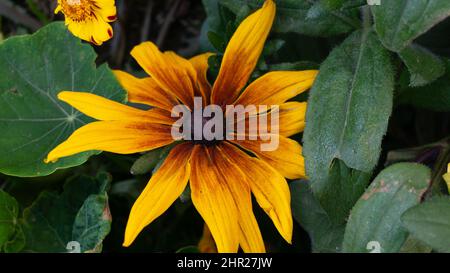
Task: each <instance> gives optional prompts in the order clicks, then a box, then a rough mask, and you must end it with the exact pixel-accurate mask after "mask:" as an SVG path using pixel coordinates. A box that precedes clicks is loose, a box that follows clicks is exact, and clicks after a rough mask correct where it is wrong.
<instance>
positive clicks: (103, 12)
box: [55, 0, 117, 45]
mask: <svg viewBox="0 0 450 273" xmlns="http://www.w3.org/2000/svg"><path fill="white" fill-rule="evenodd" d="M59 12H62V13H63V14H64V15H65V17H66V25H67V27H68V28H69V30H70V31H71V32H72V33H73V35H75V36H77V37H78V38H80V39H82V40H85V41H88V42H91V43H93V44H95V45H101V44H103V42H105V41H108V40H109V39H111V38H112V36H113V29H112V27H111V26H110V25H109V23H110V22H114V21H115V20H116V19H117V15H116V5H115V3H114V0H58V6H57V7H56V9H55V13H59Z"/></svg>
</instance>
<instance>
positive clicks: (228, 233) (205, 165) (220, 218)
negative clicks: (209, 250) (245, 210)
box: [190, 145, 240, 253]
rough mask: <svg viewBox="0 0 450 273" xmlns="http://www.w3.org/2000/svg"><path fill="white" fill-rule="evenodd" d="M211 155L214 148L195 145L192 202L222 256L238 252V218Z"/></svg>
mask: <svg viewBox="0 0 450 273" xmlns="http://www.w3.org/2000/svg"><path fill="white" fill-rule="evenodd" d="M211 152H214V147H213V146H211V147H206V146H203V145H196V146H195V148H194V151H193V153H192V159H191V165H192V170H191V182H190V185H191V196H192V202H193V204H194V206H195V208H196V209H197V211H198V212H199V213H200V215H201V216H202V218H203V220H204V221H205V222H206V224H207V225H208V227H209V229H210V230H211V233H212V235H213V237H214V241H215V242H216V245H217V250H218V251H219V252H221V253H235V252H237V251H238V248H239V237H240V230H239V224H238V222H239V214H238V208H237V207H236V203H235V201H234V198H233V194H232V192H231V190H230V188H229V186H228V185H227V183H226V177H225V174H224V173H219V172H218V170H217V168H216V166H215V162H214V161H213V160H212V157H211Z"/></svg>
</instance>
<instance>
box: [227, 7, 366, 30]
mask: <svg viewBox="0 0 450 273" xmlns="http://www.w3.org/2000/svg"><path fill="white" fill-rule="evenodd" d="M263 3H264V1H262V0H221V1H220V4H222V5H224V6H226V7H227V8H229V9H230V10H231V11H233V13H235V14H238V13H239V11H240V10H241V8H242V7H243V6H245V5H248V6H249V7H250V8H252V9H253V10H255V9H257V8H260V7H261V6H262V4H263ZM318 3H319V2H318V1H317V0H305V1H298V0H278V1H276V4H277V17H276V18H275V23H274V26H273V28H272V31H273V32H278V33H286V32H296V33H300V34H305V35H310V36H320V37H327V36H333V35H338V34H343V33H347V32H350V31H352V30H354V29H355V28H359V27H360V22H359V20H358V15H359V11H358V9H356V8H351V9H344V10H335V11H331V10H326V9H322V8H320V9H319V11H320V12H317V10H316V9H317V8H318V7H319V6H317V4H318Z"/></svg>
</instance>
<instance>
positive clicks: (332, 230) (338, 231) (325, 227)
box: [289, 180, 345, 253]
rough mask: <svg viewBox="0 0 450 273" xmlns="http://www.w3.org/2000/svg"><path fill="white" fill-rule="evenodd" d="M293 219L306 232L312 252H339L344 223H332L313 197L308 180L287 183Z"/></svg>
mask: <svg viewBox="0 0 450 273" xmlns="http://www.w3.org/2000/svg"><path fill="white" fill-rule="evenodd" d="M289 187H290V189H291V196H292V214H293V216H294V219H295V220H296V221H297V222H298V223H299V224H300V225H301V226H302V227H303V228H304V229H305V230H306V231H307V232H308V234H309V236H310V238H311V243H312V250H313V252H326V253H332V252H340V250H341V246H342V240H343V238H344V229H345V225H344V224H340V225H336V224H334V223H333V222H332V221H331V219H330V217H329V216H328V214H327V212H326V211H325V210H324V209H323V208H322V206H321V205H320V203H319V201H318V200H317V199H316V198H315V196H314V194H313V192H312V190H311V187H310V185H309V182H308V181H302V180H299V181H294V182H291V183H290V184H289Z"/></svg>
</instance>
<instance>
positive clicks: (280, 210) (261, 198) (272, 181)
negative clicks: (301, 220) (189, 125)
mask: <svg viewBox="0 0 450 273" xmlns="http://www.w3.org/2000/svg"><path fill="white" fill-rule="evenodd" d="M223 147H224V148H223V151H224V153H225V154H227V155H228V157H229V158H230V159H232V160H233V161H234V162H235V164H236V165H237V166H239V167H240V168H241V170H243V172H242V173H244V174H245V179H246V181H247V182H248V184H249V186H250V188H251V191H252V192H253V194H254V195H255V198H256V200H257V202H258V204H259V205H260V206H261V208H262V209H263V210H264V211H265V212H266V213H267V215H269V217H270V218H271V219H272V221H273V223H274V225H275V227H276V228H277V229H278V231H279V232H280V234H281V236H282V237H283V238H284V239H285V240H286V241H287V242H289V243H290V242H291V240H292V232H293V221H292V213H291V204H290V202H291V195H290V191H289V187H288V184H287V182H286V179H285V178H284V177H283V176H282V175H281V174H280V173H279V172H278V171H276V170H275V168H272V167H271V166H270V165H269V164H267V163H266V162H264V161H263V160H260V159H258V158H255V157H250V156H249V155H247V154H246V153H245V152H243V151H241V150H240V149H239V148H237V147H235V146H234V145H232V144H230V143H227V142H224V144H223Z"/></svg>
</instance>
